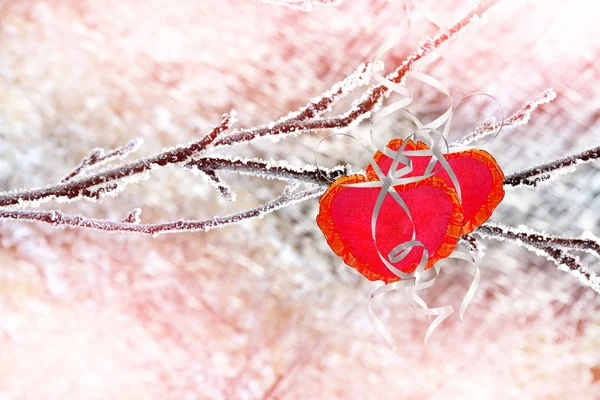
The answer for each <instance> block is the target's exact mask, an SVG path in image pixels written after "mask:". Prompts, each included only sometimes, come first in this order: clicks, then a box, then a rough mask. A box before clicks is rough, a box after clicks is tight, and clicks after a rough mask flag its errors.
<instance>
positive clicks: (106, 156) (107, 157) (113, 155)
mask: <svg viewBox="0 0 600 400" xmlns="http://www.w3.org/2000/svg"><path fill="white" fill-rule="evenodd" d="M142 143H144V141H143V140H142V139H139V138H137V139H133V140H130V141H129V142H127V143H126V144H125V145H124V146H121V147H117V148H116V149H113V150H110V151H109V152H105V150H104V149H101V148H96V149H94V150H92V151H91V153H90V154H89V155H88V156H87V157H86V158H84V159H83V160H81V162H80V163H79V165H78V166H77V167H75V169H74V170H73V172H71V173H70V174H69V175H67V176H65V177H64V178H63V179H61V181H60V182H61V183H62V182H68V181H70V180H71V179H73V178H75V177H76V176H78V175H79V174H81V173H83V172H85V170H87V169H89V168H91V167H99V166H100V165H102V164H105V163H107V162H110V161H114V160H122V159H124V158H126V157H127V156H129V155H130V154H131V153H134V152H136V151H137V150H138V149H139V148H140V147H141V146H142Z"/></svg>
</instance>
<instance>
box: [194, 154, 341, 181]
mask: <svg viewBox="0 0 600 400" xmlns="http://www.w3.org/2000/svg"><path fill="white" fill-rule="evenodd" d="M186 166H187V167H190V168H197V169H199V170H203V171H204V170H213V171H214V170H221V171H231V172H237V173H241V174H246V175H252V176H257V177H261V178H267V179H283V180H290V179H294V180H298V181H301V182H305V183H312V184H316V185H321V186H329V185H330V184H331V182H333V181H334V180H336V179H337V178H339V177H341V176H343V175H346V174H347V173H348V171H347V168H346V167H344V166H342V165H339V166H337V167H334V168H332V169H328V168H318V167H316V166H314V165H307V166H305V167H303V168H299V167H294V166H292V165H289V164H287V163H286V162H284V161H273V160H261V159H258V158H255V159H244V158H239V157H203V158H200V159H198V160H194V161H190V162H189V163H187V164H186Z"/></svg>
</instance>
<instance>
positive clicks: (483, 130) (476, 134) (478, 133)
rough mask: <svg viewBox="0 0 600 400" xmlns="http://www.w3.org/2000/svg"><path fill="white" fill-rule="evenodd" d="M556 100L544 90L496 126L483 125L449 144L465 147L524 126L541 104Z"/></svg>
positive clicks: (553, 95) (550, 93) (553, 93)
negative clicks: (500, 132) (487, 137)
mask: <svg viewBox="0 0 600 400" xmlns="http://www.w3.org/2000/svg"><path fill="white" fill-rule="evenodd" d="M554 99H556V92H555V91H554V90H552V89H546V90H544V91H543V92H542V94H540V95H539V96H538V98H537V99H535V100H533V101H530V102H529V103H527V104H525V106H524V107H523V108H521V109H520V110H519V111H517V112H516V113H514V114H513V115H511V116H510V117H508V118H506V119H504V120H503V121H501V122H499V123H497V124H483V125H480V126H478V127H477V128H475V130H474V131H473V132H471V133H470V134H468V135H467V136H465V137H464V138H462V139H459V140H457V141H455V142H453V143H451V145H450V146H451V147H460V146H466V145H468V144H470V143H473V142H475V141H477V140H480V139H482V138H484V137H486V136H490V135H493V134H495V133H496V132H498V131H499V130H500V129H512V128H515V127H517V126H521V125H525V124H527V123H528V122H529V120H530V119H531V113H532V112H533V111H535V109H537V108H538V107H539V106H541V105H542V104H547V103H550V102H551V101H553V100H554Z"/></svg>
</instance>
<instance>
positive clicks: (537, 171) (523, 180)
mask: <svg viewBox="0 0 600 400" xmlns="http://www.w3.org/2000/svg"><path fill="white" fill-rule="evenodd" d="M598 158H600V145H599V146H596V147H592V148H591V149H588V150H585V151H582V152H580V153H576V154H572V155H570V156H566V157H562V158H559V159H556V160H554V161H549V162H547V163H543V164H539V165H536V166H534V167H530V168H527V169H525V170H523V171H519V172H515V173H513V174H510V175H508V176H507V177H506V179H505V180H504V184H505V185H507V186H520V185H527V186H536V185H537V184H538V183H540V182H542V181H547V180H549V179H550V178H551V173H552V172H554V173H556V171H559V170H561V169H567V171H569V172H571V171H572V170H573V167H576V166H578V165H580V164H585V163H589V162H591V161H594V160H596V159H598ZM569 168H570V169H569Z"/></svg>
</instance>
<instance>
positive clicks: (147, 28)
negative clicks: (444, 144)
mask: <svg viewBox="0 0 600 400" xmlns="http://www.w3.org/2000/svg"><path fill="white" fill-rule="evenodd" d="M440 3H443V5H442V4H440ZM472 6H473V4H472V3H471V2H469V1H462V0H456V1H454V0H453V1H447V2H435V1H420V2H418V3H417V4H416V5H415V4H409V8H410V10H411V29H410V31H409V32H408V33H407V34H406V35H405V36H404V37H402V38H400V40H399V42H398V44H397V45H396V46H395V47H394V48H393V49H392V50H391V51H390V52H388V53H387V54H386V55H385V57H384V59H383V61H385V65H386V70H387V71H389V70H391V69H392V68H394V67H395V66H396V65H397V64H398V63H399V62H400V61H401V60H402V59H403V58H404V57H405V56H406V55H408V54H409V53H410V52H412V51H413V50H414V49H416V48H417V44H418V42H419V41H420V40H422V39H424V38H425V37H426V36H433V35H435V33H436V29H437V28H436V26H435V25H433V24H432V23H431V22H430V21H429V20H428V19H427V18H425V15H428V14H433V15H434V16H435V18H436V20H438V21H454V20H455V19H456V18H457V17H460V16H461V15H463V14H464V12H465V10H468V9H470V8H471V7H472ZM400 10H401V7H400V6H399V4H398V3H395V2H393V1H392V2H389V3H388V2H386V1H378V0H372V1H367V0H364V1H359V0H346V1H341V2H339V4H334V5H328V6H318V5H316V6H315V7H313V9H312V11H310V12H304V11H300V10H297V9H293V8H289V7H282V6H279V5H276V4H264V3H262V2H258V1H250V0H219V1H216V0H197V1H190V0H184V1H178V2H172V1H164V0H145V1H138V0H132V1H126V2H124V1H115V0H105V1H103V2H92V1H79V0H49V1H37V0H24V1H19V2H15V1H9V0H5V1H0V21H1V23H0V139H1V140H0V185H1V186H0V188H1V189H2V190H10V189H17V188H24V187H37V186H43V185H46V184H50V183H53V182H56V181H57V180H58V179H60V178H62V177H63V176H64V175H65V174H67V173H68V172H69V171H71V169H72V168H73V167H74V166H75V165H76V164H77V163H78V161H79V160H80V159H81V158H82V157H84V156H85V155H86V154H88V153H89V151H90V150H91V149H92V148H94V147H104V148H112V147H116V146H119V145H122V144H124V143H126V142H127V141H128V140H129V139H132V138H135V137H141V138H143V139H144V140H145V144H144V146H143V148H142V149H141V154H142V155H147V154H152V153H154V152H157V151H159V150H160V149H161V148H163V147H165V146H172V145H175V144H177V143H186V142H188V141H190V140H193V139H196V138H198V137H200V135H202V133H203V132H205V131H206V130H207V129H208V128H209V127H210V126H211V125H213V124H216V123H217V122H218V120H219V118H220V115H221V114H222V113H223V112H227V111H229V110H231V109H232V108H233V109H235V110H236V111H237V112H238V116H239V122H238V127H245V126H252V125H256V124H261V123H268V122H269V121H272V120H274V119H277V118H279V117H280V116H283V115H285V114H286V113H287V112H288V111H292V110H295V109H297V108H298V107H300V106H302V105H304V104H305V103H306V102H307V101H308V100H309V98H311V97H314V96H318V95H319V94H320V93H322V92H323V91H325V90H326V89H328V88H329V87H330V86H331V85H332V84H334V83H335V82H337V81H339V80H341V79H343V78H344V77H345V76H346V75H347V74H349V73H351V72H352V71H353V70H354V69H355V68H356V67H357V66H358V64H359V63H360V62H363V61H368V60H370V58H371V57H372V56H373V53H374V52H375V51H376V49H377V48H379V46H381V45H382V44H383V43H384V42H385V40H386V39H387V38H389V37H390V35H392V34H394V32H395V28H397V25H398V24H399V23H401V21H402V19H403V17H404V15H403V14H402V13H401V12H400ZM599 11H600V8H599V6H598V5H596V3H595V2H591V1H586V0H575V1H570V2H564V1H559V0H551V1H535V0H523V1H516V0H505V1H503V2H501V3H500V4H499V5H498V6H496V7H494V8H493V9H492V10H491V11H490V12H489V13H488V14H487V15H486V16H485V17H484V18H483V19H482V20H481V21H477V22H474V23H473V24H472V25H471V26H470V27H469V28H467V29H466V30H465V32H464V33H461V34H460V35H459V37H458V38H457V40H455V41H454V42H453V43H452V44H451V46H450V48H449V50H448V51H447V52H446V53H445V54H444V57H443V58H442V59H440V60H438V61H436V62H435V63H434V64H432V65H430V66H428V67H427V69H426V72H427V73H428V74H430V75H431V76H433V77H435V78H436V79H438V80H440V81H441V82H443V83H444V84H446V85H448V86H449V87H450V88H451V89H452V93H453V95H454V97H455V100H456V101H457V100H458V99H460V98H461V97H462V96H463V95H465V94H468V93H471V92H473V91H481V92H485V93H488V94H491V95H493V96H494V97H495V98H497V99H498V101H499V102H500V103H501V105H502V107H503V109H504V112H505V114H510V113H511V112H513V111H515V110H517V109H518V108H520V107H521V106H522V105H523V104H525V103H526V102H527V101H530V100H533V99H534V98H536V97H537V96H538V95H539V94H540V93H541V92H542V91H543V90H544V89H546V88H548V87H552V88H554V90H555V91H556V92H557V93H558V98H557V99H556V100H555V101H554V102H553V103H551V104H550V105H546V106H544V107H542V109H541V110H538V111H536V112H535V113H534V115H533V116H532V120H531V121H530V123H529V124H528V125H526V126H524V127H520V128H517V129H515V130H512V131H507V132H502V133H501V134H500V135H499V136H498V138H496V139H495V140H494V141H493V142H492V143H491V144H490V145H489V146H488V147H487V149H488V150H489V151H490V152H491V153H492V154H493V155H494V156H495V157H496V159H497V160H498V162H499V164H500V165H501V166H502V168H503V169H504V171H505V172H507V173H510V172H512V171H516V170H518V169H520V168H523V167H526V166H529V165H533V164H535V163H539V162H542V161H545V160H549V159H552V158H555V157H558V156H562V155H566V154H568V153H572V152H575V151H580V150H583V149H585V148H587V147H591V146H593V145H597V144H598V142H599V141H600V123H599V121H600V83H599V82H600V67H599V66H598V60H599V58H600V35H599V34H598V33H599V32H598V26H597V25H598V21H597V19H598V18H597V17H598V15H600V12H599ZM409 84H411V82H410V80H409ZM412 84H414V86H413V90H414V93H415V102H414V104H413V105H412V106H411V107H412V108H411V110H412V111H414V112H415V113H417V115H419V116H421V117H422V118H423V119H424V120H428V119H429V118H432V117H435V116H437V115H439V113H440V112H443V111H444V110H445V108H446V107H447V104H446V102H447V99H446V98H445V97H443V96H439V95H438V94H437V93H436V92H435V91H434V90H432V89H431V88H428V87H425V86H424V85H419V84H417V83H415V82H413V83H412ZM350 100H351V99H348V101H346V102H345V103H342V104H341V105H340V107H339V108H338V110H339V111H343V110H344V109H345V107H348V105H349V104H350ZM478 111H479V112H478ZM483 111H485V110H483V109H478V108H477V107H476V106H473V108H471V109H469V108H466V112H463V113H462V114H461V113H459V114H457V118H456V121H455V125H454V127H455V129H457V130H459V131H461V132H462V131H467V130H468V129H469V128H471V127H473V126H474V125H475V124H476V123H478V122H481V120H483V119H484V116H480V115H479V114H480V113H481V112H483ZM352 133H353V134H354V135H355V136H356V137H357V138H359V139H360V140H361V141H362V142H363V143H368V127H367V126H362V127H359V128H358V129H356V130H355V131H353V132H352ZM325 135H326V133H319V134H304V135H301V136H299V137H295V138H290V139H286V140H285V141H281V142H278V143H272V142H270V141H264V142H259V143H256V144H253V145H252V146H246V147H235V148H231V149H228V150H227V152H228V154H235V155H251V156H260V157H264V158H273V159H285V160H288V161H289V162H290V163H293V164H296V165H303V164H304V163H313V162H314V154H315V149H316V146H317V143H318V142H319V141H320V140H321V139H322V138H323V137H324V136H325ZM322 149H323V152H324V153H326V155H324V156H322V160H323V163H324V164H326V165H334V164H337V163H339V162H342V163H350V164H351V165H352V166H353V168H354V169H355V170H360V169H362V168H364V165H366V159H365V156H364V154H363V153H362V152H361V150H360V149H359V148H357V147H356V146H354V145H353V144H352V143H350V142H343V143H341V142H340V144H338V145H336V146H334V145H326V146H324V147H323V148H322ZM599 171H600V164H598V163H596V164H588V165H584V166H582V167H580V168H579V169H578V171H577V172H575V173H573V174H572V175H569V176H564V177H559V178H557V179H556V180H554V181H552V182H551V183H550V184H548V185H545V186H542V187H540V188H538V189H536V190H531V189H527V188H520V189H514V190H512V191H509V192H507V196H506V198H505V201H504V202H503V203H502V204H501V205H500V207H499V208H498V209H497V211H496V213H495V214H494V216H493V217H492V220H494V221H496V222H501V223H504V224H508V225H513V226H518V225H521V224H524V225H527V226H530V227H532V228H536V229H540V230H545V231H547V232H550V233H554V234H564V235H581V234H582V233H583V232H584V231H589V232H592V233H594V234H596V235H597V236H600V175H599ZM223 177H224V178H225V179H226V180H227V182H228V183H230V184H231V186H232V187H233V189H234V190H235V191H236V192H237V194H238V201H237V202H236V203H233V204H231V203H227V202H225V201H223V200H222V199H221V198H220V197H219V196H218V195H217V194H216V193H215V192H214V191H213V190H212V188H211V187H210V186H209V185H208V184H206V183H204V182H201V181H199V180H198V178H197V177H195V176H193V175H191V174H189V173H186V172H185V171H180V170H175V169H166V170H161V171H158V172H157V173H156V174H154V175H153V177H152V179H151V180H149V181H147V182H145V183H143V184H140V185H137V186H131V187H130V189H129V191H128V192H127V193H125V194H123V195H122V196H120V197H118V198H116V199H113V198H108V199H106V200H105V201H104V202H103V203H102V204H92V203H74V204H68V205H62V204H58V205H56V204H50V205H48V206H46V207H60V208H61V209H64V210H68V211H74V212H78V213H84V214H86V215H89V216H97V217H102V218H112V219H122V218H123V216H124V215H126V214H127V212H128V211H129V210H130V209H132V208H134V207H142V208H143V210H144V211H143V214H142V218H143V220H144V221H145V222H158V221H167V220H171V219H177V218H194V219H201V218H208V217H211V216H213V215H223V214H228V213H230V212H233V211H236V210H243V209H247V208H250V207H254V206H257V205H259V204H261V203H262V202H265V201H268V200H270V199H272V198H274V197H275V196H276V195H277V193H278V192H279V191H281V190H282V188H283V185H282V183H281V182H272V181H262V180H259V179H256V178H248V177H244V176H239V175H237V176H236V175H234V174H224V175H223ZM317 205H318V202H317V201H316V200H313V201H309V202H306V203H302V204H298V205H295V206H293V207H290V208H288V209H285V210H281V211H279V212H277V213H275V214H270V215H268V216H266V217H265V218H264V219H262V220H258V219H257V220H253V221H247V222H244V223H243V224H240V225H236V226H232V227H227V228H224V229H220V230H216V231H211V232H208V233H191V234H174V235H167V236H161V237H160V238H146V237H136V236H132V235H126V234H108V233H103V232H93V231H83V230H57V229H56V228H53V227H51V226H45V225H37V224H27V223H18V222H14V221H3V222H1V223H0V399H2V400H4V399H142V398H143V399H146V398H148V399H280V400H284V399H400V398H401V399H415V400H421V399H478V400H479V399H520V400H524V399H577V400H585V399H598V398H599V395H598V393H600V383H599V382H600V297H598V295H597V294H596V293H594V292H593V291H592V290H591V289H587V288H583V287H582V286H581V285H580V284H579V283H578V282H577V281H576V279H575V278H573V277H572V276H570V275H568V274H566V273H564V272H560V271H557V269H556V267H555V266H554V265H553V264H552V263H550V262H548V261H546V260H545V259H542V258H537V257H536V256H534V255H532V254H531V253H528V252H527V251H525V250H524V249H522V248H520V247H518V246H516V245H515V244H511V243H493V242H486V246H487V249H486V256H485V257H484V259H483V260H482V261H481V263H480V267H481V270H482V281H481V284H480V287H479V290H478V292H477V295H476V296H475V299H474V301H473V303H472V305H471V306H470V308H469V311H468V313H467V316H466V318H465V321H464V322H462V321H460V319H459V318H458V316H457V315H454V316H453V317H452V318H451V319H450V320H448V321H446V322H445V323H444V325H442V326H441V327H440V328H439V329H438V330H437V331H436V332H435V333H434V335H433V337H432V339H431V341H430V343H429V347H428V349H427V351H426V350H425V348H424V347H423V344H422V340H423V335H424V333H425V330H426V328H427V325H428V322H427V321H422V320H419V319H417V318H415V316H414V314H413V313H412V311H411V309H410V308H409V307H407V306H406V304H404V303H403V302H402V299H401V297H400V296H399V295H393V294H390V295H388V296H386V297H385V298H383V299H379V300H377V301H376V302H375V304H374V307H375V309H376V311H377V313H378V315H380V316H381V318H382V321H383V322H384V323H385V324H386V326H387V327H388V329H389V330H390V332H391V333H392V335H393V336H394V338H395V339H396V341H397V343H398V345H399V346H398V354H396V355H392V354H391V351H390V349H389V348H388V347H387V344H386V343H385V341H384V340H383V339H382V338H381V337H380V336H379V334H378V333H377V331H376V330H375V329H374V328H373V326H372V325H371V322H370V320H369V318H368V315H367V311H366V310H367V302H368V296H369V294H370V292H371V291H372V290H373V288H374V287H376V284H374V283H371V282H367V281H366V280H364V279H363V278H362V277H361V276H360V275H359V274H358V273H356V272H355V271H353V270H352V269H350V268H348V267H347V266H345V265H344V264H343V263H342V262H341V260H339V259H338V258H337V257H335V256H334V254H333V253H332V251H331V250H330V249H329V247H328V246H327V244H326V242H325V240H324V239H323V237H322V234H321V232H320V231H319V230H318V228H317V226H316V224H315V222H314V218H315V216H316V210H317ZM584 259H585V260H586V261H587V263H588V266H589V267H590V268H593V269H595V270H596V271H598V269H599V268H598V261H597V259H593V258H584ZM469 283H470V277H469V275H468V274H467V273H465V271H464V269H461V267H460V265H456V268H445V269H444V272H443V274H442V275H441V276H440V278H439V280H438V282H437V285H436V288H435V292H434V294H433V295H432V298H433V299H435V301H436V302H438V301H439V303H440V304H442V303H453V304H457V303H460V300H461V298H462V296H463V295H464V292H465V291H466V289H467V287H468V284H469Z"/></svg>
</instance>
